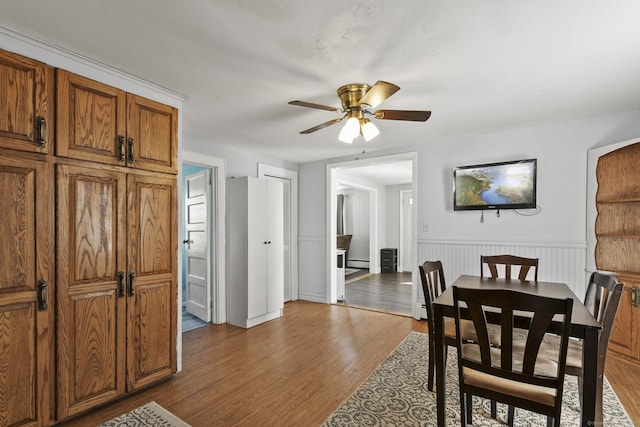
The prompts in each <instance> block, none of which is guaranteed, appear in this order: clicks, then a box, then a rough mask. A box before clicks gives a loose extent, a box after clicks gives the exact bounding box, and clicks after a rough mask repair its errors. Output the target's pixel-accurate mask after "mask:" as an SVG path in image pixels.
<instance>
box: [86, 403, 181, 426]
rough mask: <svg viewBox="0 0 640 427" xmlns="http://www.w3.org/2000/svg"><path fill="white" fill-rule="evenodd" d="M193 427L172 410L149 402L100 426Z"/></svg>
mask: <svg viewBox="0 0 640 427" xmlns="http://www.w3.org/2000/svg"><path fill="white" fill-rule="evenodd" d="M151 426H153V427H191V426H190V425H189V424H187V423H185V422H184V421H182V420H181V419H180V418H178V417H176V416H175V415H173V414H172V413H171V412H169V411H167V410H166V409H164V408H163V407H162V406H160V405H158V404H157V403H156V402H149V403H147V404H146V405H143V406H140V407H139V408H136V409H134V410H133V411H130V412H127V413H126V414H123V415H120V416H119V417H117V418H114V419H112V420H110V421H107V422H106V423H104V424H100V425H99V426H98V427H151Z"/></svg>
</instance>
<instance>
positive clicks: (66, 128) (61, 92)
mask: <svg viewBox="0 0 640 427" xmlns="http://www.w3.org/2000/svg"><path fill="white" fill-rule="evenodd" d="M177 129H178V114H177V110H176V109H175V108H172V107H169V106H166V105H163V104H160V103H158V102H155V101H152V100H149V99H145V98H142V97H139V96H136V95H133V94H130V93H126V92H124V91H122V90H120V89H116V88H114V87H111V86H108V85H105V84H103V83H100V82H96V81H94V80H91V79H88V78H86V77H82V76H78V75H76V74H72V73H69V72H66V71H63V70H58V71H57V134H56V155H58V156H64V157H70V158H74V159H82V160H90V161H92V162H100V163H106V164H111V165H120V166H129V167H136V168H138V169H145V170H151V171H157V172H167V173H177V171H178V164H177V147H178V145H177V143H176V141H177Z"/></svg>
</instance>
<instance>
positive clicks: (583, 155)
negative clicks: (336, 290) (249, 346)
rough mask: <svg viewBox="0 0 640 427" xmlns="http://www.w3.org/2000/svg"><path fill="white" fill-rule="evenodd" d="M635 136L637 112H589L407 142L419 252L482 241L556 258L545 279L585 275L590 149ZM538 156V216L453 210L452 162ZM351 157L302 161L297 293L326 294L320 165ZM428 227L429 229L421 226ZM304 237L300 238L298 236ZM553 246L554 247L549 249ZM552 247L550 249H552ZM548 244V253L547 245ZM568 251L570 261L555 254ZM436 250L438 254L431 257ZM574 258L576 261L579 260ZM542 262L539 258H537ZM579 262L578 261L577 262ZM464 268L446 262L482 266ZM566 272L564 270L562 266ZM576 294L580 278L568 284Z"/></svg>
mask: <svg viewBox="0 0 640 427" xmlns="http://www.w3.org/2000/svg"><path fill="white" fill-rule="evenodd" d="M638 136H640V110H635V111H631V112H622V113H615V114H608V115H604V116H598V117H588V118H584V119H580V120H572V121H564V122H557V123H548V124H541V125H539V126H532V127H526V128H518V129H512V130H509V131H504V132H497V133H490V134H484V135H475V136H473V135H467V136H461V137H457V138H450V139H445V140H429V138H428V137H427V138H425V139H426V140H427V141H428V142H426V143H424V144H422V145H417V146H413V147H411V151H416V150H417V152H418V168H417V176H416V177H414V178H415V179H417V188H418V189H419V190H418V193H417V194H415V195H414V197H415V200H416V201H417V203H418V206H417V222H418V224H419V227H418V228H419V230H418V256H419V257H420V256H427V255H425V254H428V255H431V254H430V253H428V251H426V250H421V247H423V246H424V247H425V248H426V247H429V245H431V244H434V243H438V244H440V243H442V242H445V243H458V244H461V245H463V246H469V247H472V246H474V245H475V244H478V243H482V244H483V245H485V246H483V248H485V247H486V245H487V244H490V245H491V246H495V247H496V248H498V249H496V250H502V249H503V248H507V249H508V248H509V247H510V246H509V245H514V246H513V247H515V248H516V249H517V248H531V249H532V251H534V252H535V249H536V248H537V247H541V248H542V249H541V250H544V251H545V253H549V254H551V255H549V256H551V257H553V259H549V261H548V263H549V264H552V263H553V269H551V268H549V271H550V272H549V273H546V274H547V275H546V276H545V273H544V271H545V265H544V264H542V265H541V274H540V277H541V279H542V280H554V279H555V280H562V279H565V280H567V282H568V280H569V279H567V278H571V280H576V281H579V279H575V277H576V274H575V271H582V272H584V269H585V265H584V264H585V261H584V258H585V250H586V239H585V229H586V219H585V218H586V207H585V206H586V187H587V184H586V177H587V172H586V168H587V150H588V149H590V148H592V147H596V146H604V145H608V144H612V143H616V142H619V141H624V140H627V139H632V138H634V137H638ZM405 151H409V150H394V151H385V152H378V153H372V152H369V153H367V155H366V158H371V157H376V156H381V155H388V154H396V153H400V152H405ZM522 158H537V159H538V205H539V206H540V208H541V212H540V213H539V214H538V215H535V216H520V215H517V214H516V213H514V212H511V211H510V212H507V211H503V212H502V213H501V214H502V215H501V218H496V217H495V213H486V214H485V222H484V223H482V224H481V223H480V213H479V212H454V211H453V208H452V168H453V167H454V166H457V165H465V164H475V163H483V162H495V161H501V160H511V159H522ZM348 160H350V159H347V158H346V157H345V158H342V159H329V160H326V161H318V162H313V163H307V164H303V165H300V167H299V178H300V195H301V198H300V219H301V220H300V238H301V245H300V271H309V272H311V271H312V272H313V274H307V275H304V276H301V281H300V297H301V298H302V299H306V298H307V296H313V297H314V298H318V300H324V299H326V289H327V286H326V277H325V276H326V273H325V271H323V269H322V268H321V266H319V264H320V263H321V262H323V261H324V258H325V256H324V253H323V249H324V245H325V241H324V239H325V237H324V235H323V234H324V233H323V230H324V227H325V226H326V218H325V210H326V209H325V198H324V194H325V182H326V179H325V168H326V165H327V164H330V163H337V162H340V161H348ZM423 223H426V224H427V225H428V229H429V231H428V232H424V231H423V227H422V224H423ZM302 240H304V242H303V241H302ZM549 248H551V249H549ZM554 248H555V249H554ZM548 249H549V250H548ZM565 252H570V253H571V258H570V261H567V262H564V261H563V259H561V258H559V257H561V255H557V254H562V253H565ZM436 255H437V254H436ZM576 259H577V261H576ZM542 261H543V260H541V262H542ZM576 262H577V263H578V265H576V264H575V263H576ZM464 265H465V266H467V267H459V266H455V267H451V268H450V269H449V270H448V271H445V273H446V274H447V277H448V278H449V280H450V281H452V280H454V279H455V278H456V277H458V276H459V275H460V274H462V273H465V272H467V271H464V269H469V270H473V271H468V272H474V273H477V271H475V270H476V269H478V268H479V258H478V259H476V255H475V253H474V254H473V255H472V256H471V258H470V259H469V260H465V264H464ZM564 270H567V271H564ZM569 284H570V286H572V285H574V286H573V288H574V289H575V290H576V291H577V292H579V289H580V288H581V287H582V286H583V285H582V284H581V283H576V284H572V283H569Z"/></svg>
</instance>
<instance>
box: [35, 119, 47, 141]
mask: <svg viewBox="0 0 640 427" xmlns="http://www.w3.org/2000/svg"><path fill="white" fill-rule="evenodd" d="M36 133H37V137H36V143H37V144H38V146H39V147H40V148H44V147H45V146H46V145H47V120H46V119H45V118H44V117H37V118H36Z"/></svg>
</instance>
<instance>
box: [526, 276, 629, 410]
mask: <svg viewBox="0 0 640 427" xmlns="http://www.w3.org/2000/svg"><path fill="white" fill-rule="evenodd" d="M623 289H624V284H623V283H621V282H620V281H619V280H618V277H617V276H616V275H615V274H613V273H602V272H598V271H596V272H593V273H591V277H590V278H589V284H588V285H587V292H586V294H585V298H584V305H585V306H586V307H587V309H589V311H590V312H591V314H593V316H594V317H595V318H596V319H597V320H598V322H599V323H600V324H601V325H602V331H601V332H600V337H599V338H598V376H597V381H598V393H597V394H596V421H602V382H603V378H604V366H605V361H606V357H607V349H608V347H609V339H610V338H611V330H612V329H613V323H614V321H615V318H616V314H617V312H618V307H619V304H620V298H621V296H622V291H623ZM519 345H520V347H522V343H520V344H519ZM559 347H560V339H559V338H558V336H556V335H551V334H547V335H546V336H545V338H544V340H543V341H542V347H541V350H540V355H541V357H546V358H552V357H554V356H555V355H556V354H557V353H558V352H559ZM566 374H567V375H573V376H576V377H577V378H578V390H579V392H580V407H582V341H578V340H569V347H568V350H567V368H566Z"/></svg>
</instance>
